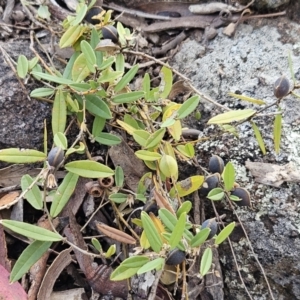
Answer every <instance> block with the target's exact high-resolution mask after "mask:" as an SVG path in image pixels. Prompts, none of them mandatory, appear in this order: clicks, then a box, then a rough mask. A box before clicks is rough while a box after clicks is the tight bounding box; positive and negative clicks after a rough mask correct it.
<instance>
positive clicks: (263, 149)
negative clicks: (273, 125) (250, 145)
mask: <svg viewBox="0 0 300 300" xmlns="http://www.w3.org/2000/svg"><path fill="white" fill-rule="evenodd" d="M251 125H252V128H253V131H254V134H255V137H256V140H257V142H258V145H259V147H260V150H261V152H262V153H263V154H264V155H265V154H266V147H265V143H264V140H263V138H262V136H261V133H260V131H259V129H258V127H257V125H256V124H255V123H254V122H253V121H252V122H251Z"/></svg>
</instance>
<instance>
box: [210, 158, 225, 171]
mask: <svg viewBox="0 0 300 300" xmlns="http://www.w3.org/2000/svg"><path fill="white" fill-rule="evenodd" d="M208 168H209V171H210V172H212V173H219V174H222V172H223V170H224V161H223V159H222V158H221V157H220V156H218V155H213V156H212V157H211V158H210V160H209V163H208Z"/></svg>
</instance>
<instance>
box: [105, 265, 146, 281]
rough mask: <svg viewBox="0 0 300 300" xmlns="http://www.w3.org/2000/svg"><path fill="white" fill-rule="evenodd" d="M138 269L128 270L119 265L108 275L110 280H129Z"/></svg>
mask: <svg viewBox="0 0 300 300" xmlns="http://www.w3.org/2000/svg"><path fill="white" fill-rule="evenodd" d="M139 269H140V267H137V268H128V267H126V266H122V265H120V266H119V267H117V268H116V269H115V270H114V271H113V272H112V273H111V274H110V280H112V281H119V280H124V279H127V278H130V277H132V276H134V275H135V274H136V272H137V271H138V270H139Z"/></svg>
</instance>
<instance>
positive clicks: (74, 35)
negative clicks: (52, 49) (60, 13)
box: [59, 25, 85, 48]
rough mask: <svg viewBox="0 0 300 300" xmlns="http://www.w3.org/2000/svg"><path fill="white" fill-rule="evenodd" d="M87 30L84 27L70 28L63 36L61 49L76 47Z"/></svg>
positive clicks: (60, 44)
mask: <svg viewBox="0 0 300 300" xmlns="http://www.w3.org/2000/svg"><path fill="white" fill-rule="evenodd" d="M84 30H85V28H84V26H83V25H76V26H70V27H69V28H68V29H67V31H66V32H65V33H64V34H63V36H62V37H61V39H60V41H59V47H60V48H66V47H69V46H72V45H74V43H75V42H76V41H77V40H78V39H79V38H80V37H81V35H82V33H83V32H84Z"/></svg>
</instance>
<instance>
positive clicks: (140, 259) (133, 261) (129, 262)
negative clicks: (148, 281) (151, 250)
mask: <svg viewBox="0 0 300 300" xmlns="http://www.w3.org/2000/svg"><path fill="white" fill-rule="evenodd" d="M149 261H150V259H149V257H147V256H131V257H128V258H126V259H125V260H124V261H122V263H121V266H122V267H127V268H140V267H142V266H143V265H145V264H146V263H147V262H149Z"/></svg>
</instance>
